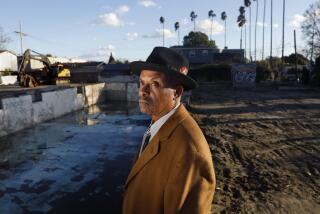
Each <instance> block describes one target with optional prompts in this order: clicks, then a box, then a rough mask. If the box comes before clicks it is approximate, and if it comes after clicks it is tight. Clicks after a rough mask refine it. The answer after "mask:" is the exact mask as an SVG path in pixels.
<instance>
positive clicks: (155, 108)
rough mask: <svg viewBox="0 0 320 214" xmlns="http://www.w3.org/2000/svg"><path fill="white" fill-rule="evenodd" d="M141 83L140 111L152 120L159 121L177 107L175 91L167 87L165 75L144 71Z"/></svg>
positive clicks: (141, 74)
mask: <svg viewBox="0 0 320 214" xmlns="http://www.w3.org/2000/svg"><path fill="white" fill-rule="evenodd" d="M139 82H140V87H139V106H140V110H141V112H144V113H146V114H148V115H150V116H151V117H152V120H154V121H155V120H157V119H159V118H160V117H162V116H163V115H165V114H166V113H168V112H169V111H170V110H171V109H172V108H173V107H174V106H175V101H174V95H175V89H172V88H169V87H168V86H167V85H166V79H165V75H164V74H162V73H159V72H156V71H151V70H142V71H141V73H140V80H139Z"/></svg>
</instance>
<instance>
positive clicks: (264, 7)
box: [261, 0, 266, 60]
mask: <svg viewBox="0 0 320 214" xmlns="http://www.w3.org/2000/svg"><path fill="white" fill-rule="evenodd" d="M265 23H266V0H263V26H262V55H261V60H263V59H264V29H265V25H266V24H265Z"/></svg>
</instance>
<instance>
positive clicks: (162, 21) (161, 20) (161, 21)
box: [160, 16, 164, 47]
mask: <svg viewBox="0 0 320 214" xmlns="http://www.w3.org/2000/svg"><path fill="white" fill-rule="evenodd" d="M160 23H161V24H162V46H163V47H164V18H163V16H161V17H160Z"/></svg>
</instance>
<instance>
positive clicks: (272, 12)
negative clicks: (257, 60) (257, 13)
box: [270, 0, 273, 62]
mask: <svg viewBox="0 0 320 214" xmlns="http://www.w3.org/2000/svg"><path fill="white" fill-rule="evenodd" d="M270 33H271V35H270V62H271V61H272V39H273V38H272V37H273V0H271V31H270Z"/></svg>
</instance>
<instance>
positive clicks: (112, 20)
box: [93, 5, 134, 27]
mask: <svg viewBox="0 0 320 214" xmlns="http://www.w3.org/2000/svg"><path fill="white" fill-rule="evenodd" d="M129 10H130V8H129V7H128V6H127V5H122V6H120V7H119V8H117V9H116V10H114V11H111V12H109V13H105V14H102V15H100V16H99V17H98V18H97V19H96V20H95V21H94V22H93V24H101V25H106V26H112V27H119V26H124V25H134V23H129V22H125V21H123V20H121V19H120V17H121V16H122V15H123V14H125V13H128V12H129Z"/></svg>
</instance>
